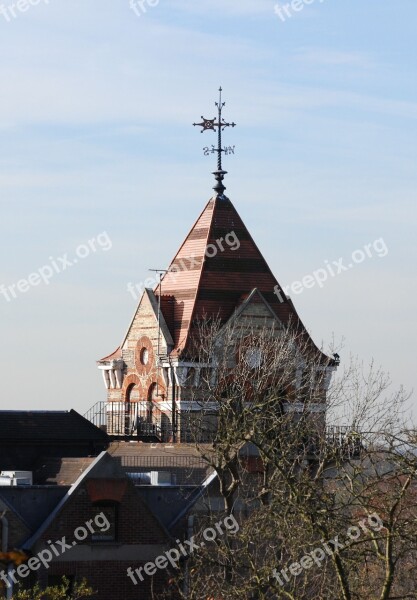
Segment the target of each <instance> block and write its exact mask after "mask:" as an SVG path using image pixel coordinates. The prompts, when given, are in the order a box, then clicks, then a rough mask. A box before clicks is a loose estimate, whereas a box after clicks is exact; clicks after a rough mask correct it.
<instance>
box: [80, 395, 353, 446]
mask: <svg viewBox="0 0 417 600" xmlns="http://www.w3.org/2000/svg"><path fill="white" fill-rule="evenodd" d="M84 417H85V418H86V419H88V420H89V421H91V422H92V423H93V424H94V425H96V426H97V427H99V428H100V429H103V430H104V431H106V432H107V434H108V435H109V436H110V437H111V438H113V439H123V438H129V439H137V440H141V441H144V442H172V441H174V439H175V441H178V442H190V443H192V442H194V441H199V442H200V443H211V442H213V441H215V439H216V434H217V420H216V417H215V415H214V414H213V412H211V414H205V413H203V412H198V411H196V412H187V411H176V413H175V415H174V419H173V414H172V410H169V408H168V407H167V406H166V405H163V404H156V403H155V402H146V401H141V402H120V401H116V402H106V401H100V402H97V403H96V404H95V405H94V406H93V407H92V408H90V409H89V410H88V411H87V412H86V413H85V415H84ZM174 434H175V435H174ZM326 442H327V444H329V445H330V446H333V447H334V448H335V449H337V448H339V449H341V450H342V451H343V452H344V453H346V454H347V455H349V456H355V455H357V454H359V453H360V450H361V448H362V435H361V433H360V432H358V431H357V430H354V429H353V428H352V427H349V426H329V425H328V426H326ZM319 445H320V444H318V443H317V440H315V439H314V434H313V435H312V436H311V438H309V439H308V440H304V447H306V446H309V447H311V451H312V453H314V450H315V449H317V448H318V447H319Z"/></svg>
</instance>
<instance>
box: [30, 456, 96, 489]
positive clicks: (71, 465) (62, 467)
mask: <svg viewBox="0 0 417 600" xmlns="http://www.w3.org/2000/svg"><path fill="white" fill-rule="evenodd" d="M94 460H95V459H94V458H93V457H81V458H73V457H70V458H66V457H64V458H49V457H47V458H41V459H40V460H39V461H38V464H37V465H36V467H35V469H34V470H33V483H34V484H36V485H59V486H66V485H72V484H73V483H74V482H75V481H77V479H78V478H79V477H80V475H82V473H84V471H85V470H86V469H88V467H89V466H90V465H91V463H92V462H93V461H94Z"/></svg>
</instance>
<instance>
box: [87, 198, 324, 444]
mask: <svg viewBox="0 0 417 600" xmlns="http://www.w3.org/2000/svg"><path fill="white" fill-rule="evenodd" d="M210 317H214V318H219V319H220V321H221V324H222V325H224V326H227V324H229V323H230V322H231V321H232V320H236V319H240V321H241V322H242V325H244V324H245V323H248V324H250V327H252V328H253V326H254V323H257V324H258V326H259V327H263V328H265V327H266V328H272V329H273V328H275V329H276V331H277V332H279V330H280V329H282V328H285V327H287V326H289V324H291V327H293V329H294V330H296V331H297V332H298V334H299V335H300V336H301V337H302V338H303V340H304V344H307V345H309V346H310V348H311V351H312V352H314V353H315V354H316V355H317V362H318V363H320V364H321V368H322V369H324V370H325V371H326V377H325V379H326V381H327V382H328V381H329V380H330V376H331V371H332V370H334V368H335V361H334V360H333V359H330V358H329V357H327V356H325V355H324V354H322V353H321V352H320V351H319V350H318V349H317V347H316V346H315V345H314V342H313V341H312V340H311V338H310V336H309V334H308V332H307V330H306V329H305V327H304V325H303V323H302V321H301V319H300V318H299V316H298V313H297V311H296V309H295V307H294V305H293V303H292V302H291V300H290V299H289V298H288V297H286V295H285V294H284V292H283V290H282V288H281V286H280V284H279V283H278V281H277V279H276V278H275V276H274V275H273V273H272V272H271V270H270V268H269V267H268V265H267V263H266V261H265V259H264V258H263V256H262V254H261V252H260V250H259V249H258V247H257V245H256V244H255V242H254V240H253V239H252V237H251V235H250V233H249V231H248V229H247V228H246V226H245V225H244V223H243V221H242V219H241V218H240V216H239V214H238V212H237V210H236V209H235V207H234V206H233V204H232V202H231V201H230V200H229V199H228V198H227V197H226V196H225V195H224V194H217V195H216V196H214V197H213V198H211V199H210V200H209V202H208V203H207V205H206V206H205V207H204V209H203V211H202V213H201V214H200V216H199V217H198V218H197V220H196V222H195V223H194V225H193V226H192V228H191V230H190V232H189V233H188V235H187V236H186V238H185V240H184V242H183V243H182V244H181V246H180V248H179V250H178V252H177V253H176V254H175V256H174V258H173V260H172V261H171V263H170V265H169V268H168V269H167V272H166V273H165V274H164V275H163V277H162V280H161V281H160V284H158V285H157V286H156V287H155V288H154V289H145V290H144V292H143V294H142V297H141V298H140V300H139V304H138V307H137V309H136V311H135V314H134V316H133V319H132V321H131V323H130V325H129V327H128V330H127V333H126V335H125V336H124V338H123V340H122V343H121V344H120V346H119V347H118V348H117V349H116V350H115V351H114V352H113V353H112V354H110V355H108V356H106V357H104V358H102V359H101V360H99V361H98V368H99V369H100V371H101V372H102V375H103V378H104V382H105V386H106V388H107V401H106V403H105V404H104V403H102V404H101V405H97V407H96V409H95V410H96V413H95V414H96V416H97V415H99V416H100V419H101V420H100V419H98V420H95V422H96V424H100V425H104V426H105V427H106V429H107V432H108V433H109V434H110V435H112V436H119V437H122V438H123V437H126V436H127V437H136V438H139V439H142V440H143V441H170V440H174V441H177V442H181V441H182V442H186V441H191V438H190V432H189V427H188V425H187V424H188V423H189V422H190V419H192V417H193V414H195V413H196V412H198V411H199V404H198V402H196V399H197V400H198V398H199V395H201V396H204V389H203V386H202V385H201V377H200V375H201V372H202V371H203V370H204V372H205V376H207V371H210V370H211V372H212V373H213V376H214V377H215V369H214V365H213V364H202V363H201V362H198V361H197V360H196V358H195V355H194V354H193V351H192V348H191V347H192V341H193V340H195V336H196V334H197V328H198V323H199V322H201V320H202V319H203V318H204V319H207V318H210ZM247 351H248V353H250V352H251V349H250V348H248V350H247ZM300 379H301V373H300ZM323 402H324V398H323ZM90 418H92V419H93V420H94V410H93V411H92V412H91V414H90ZM203 441H210V440H209V439H207V440H203Z"/></svg>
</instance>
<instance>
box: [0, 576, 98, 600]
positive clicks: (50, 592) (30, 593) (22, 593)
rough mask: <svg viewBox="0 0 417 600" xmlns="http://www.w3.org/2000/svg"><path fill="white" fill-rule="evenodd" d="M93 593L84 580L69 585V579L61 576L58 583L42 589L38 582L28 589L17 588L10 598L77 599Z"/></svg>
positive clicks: (25, 599)
mask: <svg viewBox="0 0 417 600" xmlns="http://www.w3.org/2000/svg"><path fill="white" fill-rule="evenodd" d="M71 587H72V589H71ZM94 594H95V592H94V591H93V589H92V588H91V587H89V586H88V585H87V582H86V581H85V580H83V581H82V582H81V583H76V584H75V585H74V586H71V583H70V581H68V579H67V578H66V577H63V578H62V583H61V584H60V585H54V586H48V587H47V588H45V589H42V588H41V587H40V586H39V584H36V585H35V586H34V587H33V588H31V589H29V590H18V591H17V592H16V593H15V594H14V595H13V598H12V600H78V599H79V598H91V597H92V596H93V595H94ZM4 599H5V596H2V597H1V600H4Z"/></svg>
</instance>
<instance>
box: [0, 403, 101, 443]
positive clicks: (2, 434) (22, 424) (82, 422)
mask: <svg viewBox="0 0 417 600" xmlns="http://www.w3.org/2000/svg"><path fill="white" fill-rule="evenodd" d="M107 439H108V438H107V435H106V434H105V433H104V431H102V430H101V429H99V428H98V427H96V426H95V425H93V423H91V422H90V421H88V420H87V419H85V418H84V417H82V416H81V415H80V414H79V413H77V412H76V411H75V410H69V411H41V410H39V411H21V410H2V411H0V441H1V442H4V441H10V442H13V441H16V440H19V441H22V440H24V441H27V442H29V441H30V442H33V441H40V442H42V443H45V442H48V441H49V442H50V441H60V442H63V441H71V442H74V441H96V440H97V441H100V442H103V441H106V440H107Z"/></svg>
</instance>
